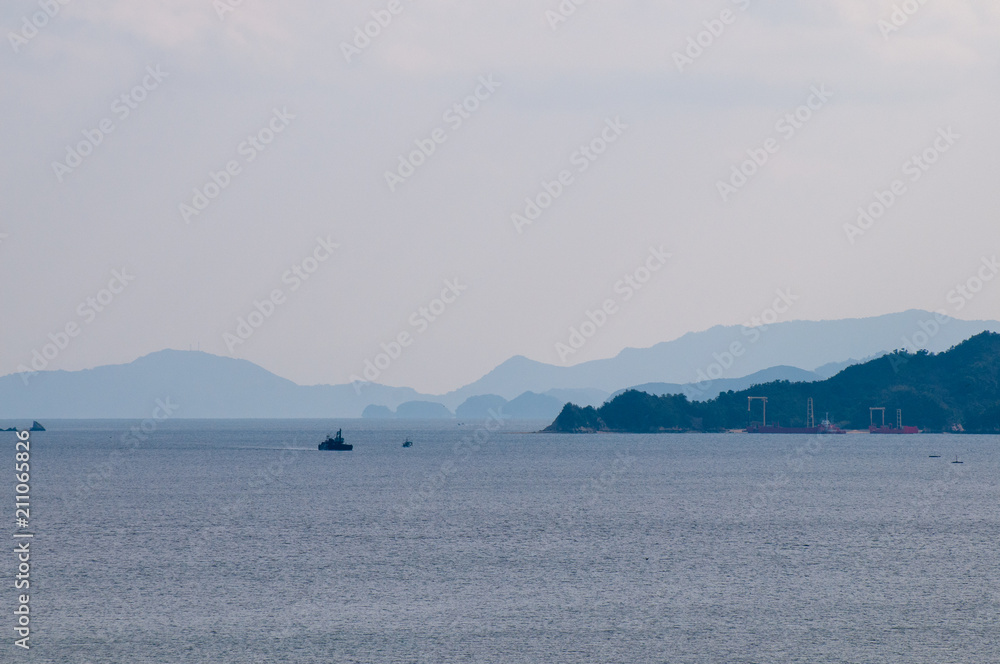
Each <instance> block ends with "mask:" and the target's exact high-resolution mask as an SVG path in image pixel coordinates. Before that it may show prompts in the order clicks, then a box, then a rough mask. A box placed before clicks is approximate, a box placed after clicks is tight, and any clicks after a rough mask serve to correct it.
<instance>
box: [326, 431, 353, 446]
mask: <svg viewBox="0 0 1000 664" xmlns="http://www.w3.org/2000/svg"><path fill="white" fill-rule="evenodd" d="M340 431H341V430H340V429H337V437H336V438H330V436H327V437H326V440H324V441H323V442H322V443H320V444H319V449H320V450H321V451H323V452H328V451H333V452H350V451H351V450H353V449H354V445H347V444H345V443H344V437H343V436H341V435H340Z"/></svg>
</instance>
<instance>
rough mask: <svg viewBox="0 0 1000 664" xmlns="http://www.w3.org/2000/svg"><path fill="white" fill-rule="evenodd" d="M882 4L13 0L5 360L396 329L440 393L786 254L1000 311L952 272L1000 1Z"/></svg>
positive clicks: (649, 322)
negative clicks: (964, 293)
mask: <svg viewBox="0 0 1000 664" xmlns="http://www.w3.org/2000/svg"><path fill="white" fill-rule="evenodd" d="M237 4H238V6H235V5H237ZM895 4H897V5H898V6H899V7H900V9H898V10H897V12H896V14H895V16H894V15H893V5H894V2H892V1H889V0H885V1H878V0H876V1H869V0H833V1H831V2H815V0H801V1H788V2H763V1H760V0H749V1H748V0H740V2H731V1H729V0H718V1H714V2H697V3H696V2H641V1H630V0H623V1H621V2H596V1H590V2H583V3H582V4H580V5H579V6H577V5H575V4H573V3H572V2H571V1H570V0H565V1H564V2H562V3H560V2H558V1H557V0H549V1H536V2H527V1H522V0H505V1H504V2H495V3H474V2H458V1H450V2H446V1H433V0H424V1H421V2H411V1H409V0H401V1H400V2H398V3H397V2H390V1H389V0H378V1H374V2H357V3H354V2H352V3H347V2H342V3H329V2H318V1H316V2H311V1H307V0H286V1H284V2H281V3H265V2H263V1H261V0H243V2H241V3H240V2H238V0H228V2H227V0H218V1H217V2H214V3H213V1H212V0H175V1H172V2H158V3H142V2H134V1H126V0H103V1H101V0H95V1H85V0H72V1H70V2H68V3H67V4H66V5H65V6H64V5H61V4H59V3H58V2H57V1H56V0H42V2H37V1H35V2H30V1H26V0H8V1H6V2H4V3H3V6H2V9H0V26H2V28H3V31H4V33H5V34H6V36H5V41H6V43H5V44H4V45H3V46H2V47H0V52H2V53H3V55H2V56H0V88H2V90H3V94H2V98H0V99H2V101H0V108H2V120H3V121H2V123H0V146H2V155H3V159H2V160H0V169H2V177H0V203H2V208H0V283H2V300H0V307H2V311H3V316H4V320H3V325H2V327H0V348H2V355H0V374H6V373H10V372H13V371H15V370H17V367H18V366H19V365H21V364H25V365H27V364H29V363H30V361H31V359H32V353H33V351H39V352H42V351H43V349H44V346H45V344H47V343H53V344H59V343H60V342H61V344H62V345H64V346H65V348H56V346H55V345H53V346H52V347H50V350H49V354H50V355H54V357H52V358H51V359H50V360H48V365H47V368H50V369H53V368H54V369H80V368H86V367H92V366H97V365H101V364H108V363H122V362H128V361H131V360H133V359H135V358H136V357H139V356H141V355H144V354H146V353H148V352H152V351H155V350H159V349H162V348H167V347H170V348H181V349H187V348H188V347H192V346H194V347H197V346H198V345H200V348H201V349H202V350H204V351H209V352H212V353H216V354H220V355H233V356H235V357H240V358H246V359H248V360H251V361H253V362H256V363H258V364H260V365H262V366H264V367H266V368H267V369H269V370H271V371H274V372H275V373H278V374H279V375H282V376H285V377H287V378H290V379H292V380H295V381H296V382H299V383H304V384H311V383H340V382H346V381H348V380H349V378H350V376H351V375H352V374H360V373H361V372H362V370H363V369H364V367H365V361H366V360H373V359H374V358H375V357H376V355H377V354H378V353H380V352H382V349H381V347H380V345H381V344H383V343H385V344H387V345H389V342H390V341H391V340H393V339H396V338H397V337H399V335H400V334H401V333H406V335H408V336H405V335H404V336H403V341H404V342H407V341H408V342H409V345H407V346H405V347H402V348H401V349H400V351H401V352H400V353H399V357H398V358H395V359H393V360H392V361H391V362H390V363H388V366H385V368H384V369H383V370H382V371H381V373H380V375H379V378H378V382H383V383H386V384H390V385H409V386H411V387H414V388H417V389H420V390H423V391H431V392H442V391H445V390H448V389H452V388H455V387H458V386H460V385H462V384H465V383H468V382H471V381H472V380H475V379H476V378H478V377H480V376H481V375H482V374H484V373H485V372H487V371H489V370H490V369H492V368H493V367H494V366H495V365H497V364H499V363H500V362H502V361H503V360H505V359H507V358H508V357H510V356H512V355H517V354H522V355H525V356H528V357H530V358H533V359H536V360H540V361H545V362H551V363H556V364H559V363H562V361H563V359H564V358H561V357H560V353H559V352H558V350H557V344H559V343H563V344H568V343H569V341H568V340H569V338H570V331H569V330H570V327H571V326H575V327H576V328H577V329H579V328H580V326H581V324H582V323H584V322H585V321H588V320H589V319H588V315H587V312H588V311H590V312H592V313H593V312H596V311H597V310H598V309H599V308H601V307H602V306H603V305H604V304H605V302H606V301H608V300H610V304H609V306H608V310H609V311H611V312H612V313H610V314H608V313H604V314H594V316H593V318H595V319H597V320H598V321H599V322H603V325H601V326H600V327H598V326H597V325H595V329H596V331H595V333H594V334H593V335H592V337H590V338H589V339H587V341H586V343H585V344H584V345H583V346H582V347H581V348H579V349H578V350H577V352H576V353H574V354H572V355H564V357H565V361H566V362H567V363H576V362H579V361H583V360H588V359H596V358H602V357H609V356H613V355H615V354H616V353H618V352H619V351H620V350H621V349H622V348H625V347H628V346H632V347H643V346H650V345H652V344H654V343H657V342H659V341H665V340H669V339H673V338H676V337H678V336H680V335H682V334H684V333H686V332H689V331H696V330H701V329H705V328H708V327H711V326H713V325H717V324H740V323H745V322H749V321H750V320H751V319H752V318H753V317H754V316H760V315H761V314H762V312H765V311H766V310H767V309H768V308H769V307H771V306H772V303H773V302H774V301H775V299H776V297H778V296H777V295H776V291H778V290H779V289H781V290H782V291H784V292H785V293H790V294H791V295H792V296H793V298H797V299H793V300H792V301H793V304H792V305H791V306H790V307H789V310H788V311H787V312H785V313H783V314H781V319H782V320H790V319H793V318H798V319H824V318H842V317H857V316H871V315H877V314H882V313H888V312H894V311H901V310H904V309H908V308H924V309H934V310H936V309H940V310H944V311H946V312H947V313H949V314H951V315H953V316H956V317H959V318H991V319H992V318H997V317H998V316H1000V285H994V284H988V285H986V286H985V287H984V288H983V289H982V291H981V292H979V293H978V294H976V295H975V297H973V298H972V299H971V300H969V301H968V302H967V304H966V305H965V306H963V307H962V308H961V309H959V308H958V305H957V304H956V302H957V300H955V298H954V297H952V298H951V301H949V298H948V295H949V291H951V290H952V289H954V288H955V286H956V285H957V284H964V283H966V281H967V280H968V279H970V278H971V277H974V276H975V275H976V273H977V270H979V266H980V265H981V261H982V259H983V258H984V257H986V258H990V257H992V256H993V255H995V253H997V252H998V242H997V239H998V235H1000V233H998V229H997V210H998V202H1000V201H998V198H1000V187H998V185H997V182H998V169H997V156H998V154H1000V127H998V122H997V115H998V113H997V111H998V108H1000V103H998V102H1000V86H998V81H1000V63H998V55H1000V4H998V3H996V2H995V1H994V0H972V1H963V0H949V1H948V2H944V1H934V0H932V1H930V2H927V3H926V4H923V5H920V4H919V3H917V2H916V0H910V2H905V3H904V2H898V0H897V2H896V3H895ZM229 5H233V7H229ZM903 5H906V7H907V8H908V9H909V10H910V11H911V12H912V14H907V13H905V12H904V11H903V9H902V6H903ZM46 6H48V10H49V12H50V13H52V14H54V15H53V16H51V17H49V16H46V15H45V7H46ZM560 6H562V7H563V8H564V11H567V10H568V8H575V11H574V12H573V13H571V14H570V15H569V16H567V17H564V16H562V15H560V14H558V13H557V12H559V7H560ZM227 9H232V10H231V11H226V10H227ZM392 10H395V11H396V13H392ZM914 10H915V11H914ZM372 12H375V13H374V14H373V13H372ZM547 12H549V13H548V14H547ZM567 13H568V11H567ZM220 14H221V16H220ZM563 18H565V20H561V19H563ZM378 20H381V22H382V23H384V24H385V25H379V24H378V23H373V21H378ZM880 21H882V23H881V24H880ZM366 24H368V25H367V29H368V31H369V32H370V33H372V34H375V36H374V37H368V36H359V34H361V35H363V33H364V31H365V29H366ZM36 25H41V27H37V28H36ZM897 28H898V29H897ZM376 33H377V34H376ZM699 41H700V42H701V45H700V46H699V45H698V42H699ZM345 45H346V46H345ZM348 60H349V61H348ZM456 105H457V108H456ZM810 105H811V108H810ZM789 114H790V116H791V117H789V118H786V115H789ZM796 114H797V115H798V117H797V118H796ZM102 128H103V129H102ZM107 129H111V131H110V132H107V131H106V130H107ZM421 146H422V148H421ZM582 148H586V150H585V151H584V150H582ZM421 149H422V150H423V153H420V152H418V153H416V154H413V155H412V156H411V153H412V152H413V151H415V150H418V151H419V150H421ZM748 151H749V152H748ZM925 152H926V154H925ZM425 153H429V154H425ZM401 155H402V158H403V160H404V163H403V165H402V166H401V164H400V159H401ZM914 156H917V157H918V159H919V161H913V157H914ZM753 158H756V160H757V162H763V163H761V164H759V165H758V164H757V163H754V162H753V161H751V162H749V163H745V164H744V162H745V161H746V160H748V159H753ZM765 158H766V160H765ZM931 162H933V163H931ZM413 164H417V165H416V166H413ZM741 165H742V167H743V168H744V170H745V171H746V172H748V173H750V175H749V177H745V179H744V176H740V175H734V174H733V169H734V167H735V168H736V169H737V171H738V170H739V168H740V167H741ZM227 167H228V168H229V169H230V170H229V172H227ZM387 172H389V173H392V174H393V175H391V176H387ZM213 174H214V175H213ZM560 178H562V181H561V182H560ZM543 182H545V183H548V184H547V185H543ZM720 182H723V183H725V184H726V185H728V186H721V187H720ZM894 186H895V187H896V192H895V193H893V187H894ZM196 189H197V190H198V192H200V193H197V194H196V192H195V190H196ZM546 189H548V191H546ZM876 191H878V192H880V193H879V194H878V196H876ZM882 192H887V193H882ZM201 196H205V198H204V199H202V198H201ZM209 196H211V198H209ZM526 198H530V199H532V200H533V201H534V204H535V205H539V206H540V207H539V208H538V209H537V210H535V209H532V208H531V206H530V205H529V204H528V203H526V200H525V199H526ZM880 198H881V199H882V200H881V202H880V201H879V199H880ZM724 199H725V200H724ZM182 205H183V206H187V207H181V206H182ZM545 205H547V207H544V209H543V207H542V206H545ZM883 205H884V207H885V208H887V209H886V210H885V212H884V214H882V215H881V216H880V217H879V218H877V219H872V221H871V222H864V225H867V226H868V227H867V228H862V227H861V226H858V227H857V232H856V231H854V230H851V229H847V230H845V225H846V224H854V223H856V222H857V219H858V216H859V213H858V208H859V207H864V208H869V207H871V208H872V209H873V210H874V212H875V213H878V212H879V211H880V207H879V206H883ZM198 208H203V209H198ZM536 213H537V214H536ZM514 214H517V215H521V217H518V218H512V215H514ZM529 217H536V218H535V219H533V220H531V219H529ZM529 221H530V223H529ZM318 238H319V240H318ZM331 243H332V244H336V245H339V246H336V247H334V246H332V245H331ZM651 250H652V251H651ZM668 254H669V256H667V255H668ZM296 267H297V269H298V270H299V271H300V272H301V274H302V275H305V276H308V279H307V280H306V279H303V278H302V277H301V276H299V275H297V274H296V272H295V271H294V269H293V268H296ZM654 268H655V269H654ZM310 269H311V270H312V272H311V273H310V271H309V270H310ZM647 270H648V272H647ZM115 271H117V273H115ZM626 275H630V279H633V280H634V283H635V284H636V285H640V286H641V289H638V290H637V289H636V288H634V287H633V286H632V285H630V284H629V283H628V281H627V280H625V276H626ZM647 278H648V279H647ZM644 279H646V281H645V283H640V282H641V281H642V280H644ZM997 281H1000V280H997ZM102 289H108V290H106V292H103V293H102ZM275 290H280V293H278V294H276V295H277V297H276V298H275V299H276V300H277V302H278V303H277V304H261V305H260V307H259V309H260V310H263V312H264V313H269V314H270V315H269V316H267V317H265V316H264V313H261V314H259V316H260V317H259V319H258V318H257V317H256V316H254V317H253V321H252V322H256V323H259V326H258V327H256V328H252V332H253V333H252V335H249V336H248V335H247V332H249V331H251V328H249V327H247V328H244V329H242V330H238V326H239V319H240V317H243V318H248V316H249V315H250V314H251V312H253V311H255V305H254V302H255V301H258V302H263V301H264V300H267V299H268V298H269V297H270V296H271V294H272V293H273V291H275ZM112 291H120V292H118V293H113V292H112ZM442 295H443V298H444V299H441V300H440V301H439V302H435V299H439V298H442ZM88 298H92V301H91V302H88ZM445 300H450V302H446V301H445ZM421 307H424V308H425V310H426V312H427V313H426V315H425V314H423V313H421V311H420V308H421ZM782 308H784V307H782ZM99 309H100V310H99ZM602 316H603V317H602ZM432 319H433V320H432ZM249 322H250V321H248V325H249ZM67 325H69V326H70V330H71V331H73V332H75V336H72V337H66V338H65V339H64V338H62V337H61V336H60V335H59V334H58V333H59V332H60V331H61V330H65V328H66V327H67ZM74 326H75V327H74ZM240 331H242V332H243V336H248V338H246V339H241V338H240V337H239V332H240ZM50 334H52V335H53V336H54V338H55V340H54V341H50V338H49V335H50ZM226 334H230V335H232V336H231V337H229V338H228V343H227V337H226V336H225V335H226ZM234 339H238V340H239V341H240V342H242V343H237V342H235V341H234ZM230 348H231V349H232V351H231V350H230ZM389 348H390V350H395V349H394V348H393V347H391V345H390V346H389ZM53 350H57V351H58V352H56V353H52V351H53ZM383 365H385V363H384V362H383Z"/></svg>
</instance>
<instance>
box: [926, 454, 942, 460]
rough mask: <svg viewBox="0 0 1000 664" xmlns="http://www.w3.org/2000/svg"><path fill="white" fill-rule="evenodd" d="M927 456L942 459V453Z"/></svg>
mask: <svg viewBox="0 0 1000 664" xmlns="http://www.w3.org/2000/svg"><path fill="white" fill-rule="evenodd" d="M927 456H928V457H930V458H931V459H940V458H941V455H940V454H928V455H927Z"/></svg>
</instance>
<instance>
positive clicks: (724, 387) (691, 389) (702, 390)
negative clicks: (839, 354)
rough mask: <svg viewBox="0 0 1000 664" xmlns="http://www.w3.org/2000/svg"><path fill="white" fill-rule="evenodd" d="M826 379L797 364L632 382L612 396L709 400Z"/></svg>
mask: <svg viewBox="0 0 1000 664" xmlns="http://www.w3.org/2000/svg"><path fill="white" fill-rule="evenodd" d="M851 364H853V362H852V363H851ZM830 366H832V365H830ZM847 366H850V364H847V363H845V364H844V367H847ZM844 367H842V368H844ZM824 378H827V376H823V375H821V374H820V373H819V372H816V371H806V370H805V369H799V368H797V367H786V366H777V367H771V368H769V369H764V370H763V371H755V372H754V373H752V374H750V375H749V376H743V377H741V378H719V379H718V380H709V381H704V382H701V383H687V384H686V385H678V384H677V383H643V384H642V385H632V386H630V387H628V388H625V389H622V390H618V391H617V392H615V393H614V394H612V395H611V396H612V397H616V396H618V395H619V394H622V393H623V392H625V391H627V390H638V391H640V392H645V393H647V394H654V395H656V396H662V395H666V394H684V395H686V396H687V398H688V399H690V400H691V401H708V400H709V399H714V398H715V397H717V396H719V394H720V393H722V392H728V391H729V390H733V391H734V392H738V391H740V390H745V389H747V388H748V387H752V386H754V385H763V384H764V383H770V382H772V381H776V380H787V381H789V382H791V383H812V382H815V381H818V380H823V379H824Z"/></svg>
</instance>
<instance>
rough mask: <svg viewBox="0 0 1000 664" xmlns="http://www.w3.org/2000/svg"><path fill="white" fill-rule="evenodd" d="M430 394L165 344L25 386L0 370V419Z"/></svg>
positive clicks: (310, 413) (250, 409) (264, 407)
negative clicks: (310, 375) (312, 380)
mask: <svg viewBox="0 0 1000 664" xmlns="http://www.w3.org/2000/svg"><path fill="white" fill-rule="evenodd" d="M421 398H426V395H421V394H419V393H418V392H416V391H414V390H412V389H410V388H407V387H385V386H382V385H366V386H365V388H364V389H363V390H362V391H361V395H358V394H357V393H356V392H355V390H354V388H353V387H352V386H351V385H314V386H302V385H297V384H295V383H293V382H292V381H290V380H287V379H285V378H281V377H280V376H276V375H274V374H273V373H271V372H269V371H267V370H266V369H263V368H261V367H259V366H257V365H256V364H254V363H253V362H249V361H247V360H240V359H234V358H230V357H220V356H218V355H211V354H209V353H203V352H200V351H181V350H162V351H158V352H156V353H151V354H149V355H145V356H143V357H140V358H139V359H137V360H135V361H134V362H130V363H129V364H117V365H107V366H102V367H97V368H95V369H86V370H83V371H42V372H39V373H37V374H35V375H33V376H31V377H30V378H29V379H28V384H27V386H25V384H24V382H23V381H22V378H21V376H20V375H19V374H11V375H8V376H3V377H0V418H13V417H17V414H18V413H25V414H28V416H29V417H34V418H35V419H41V418H46V417H47V418H146V417H150V415H151V413H152V412H153V409H154V408H156V405H157V404H156V401H157V399H160V400H165V399H170V402H171V403H174V404H177V405H178V408H177V410H176V412H175V413H174V414H173V417H178V418H201V417H213V418H248V417H251V418H252V417H359V416H360V415H361V412H362V410H363V409H364V407H365V406H367V405H368V404H370V403H373V402H374V403H382V404H383V405H386V406H390V407H393V408H394V407H396V406H398V405H399V404H401V403H403V402H405V401H413V400H417V399H421Z"/></svg>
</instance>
